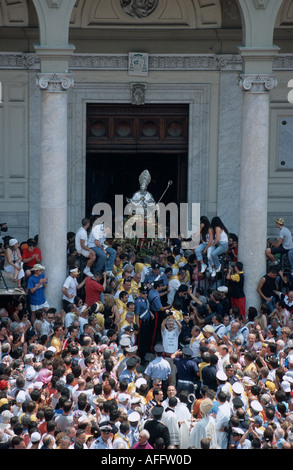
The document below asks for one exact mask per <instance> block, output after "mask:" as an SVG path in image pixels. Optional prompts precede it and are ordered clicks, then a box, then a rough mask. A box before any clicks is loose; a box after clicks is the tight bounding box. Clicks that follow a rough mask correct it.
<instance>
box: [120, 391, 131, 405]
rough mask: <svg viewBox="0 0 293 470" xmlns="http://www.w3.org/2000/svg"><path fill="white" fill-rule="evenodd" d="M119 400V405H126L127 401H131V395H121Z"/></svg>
mask: <svg viewBox="0 0 293 470" xmlns="http://www.w3.org/2000/svg"><path fill="white" fill-rule="evenodd" d="M117 400H118V402H119V403H124V402H125V401H126V400H130V395H128V393H119V395H118V398H117Z"/></svg>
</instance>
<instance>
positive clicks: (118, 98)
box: [67, 82, 211, 227]
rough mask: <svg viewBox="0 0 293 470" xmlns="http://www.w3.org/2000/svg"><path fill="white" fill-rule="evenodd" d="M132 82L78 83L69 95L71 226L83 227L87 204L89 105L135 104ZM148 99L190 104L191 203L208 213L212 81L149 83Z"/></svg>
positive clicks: (69, 209) (189, 155)
mask: <svg viewBox="0 0 293 470" xmlns="http://www.w3.org/2000/svg"><path fill="white" fill-rule="evenodd" d="M131 85H132V82H131V83H130V82H129V83H119V84H117V83H113V82H112V83H109V82H108V83H97V82H95V83H89V82H88V83H81V82H77V83H75V85H74V88H73V89H72V90H71V91H70V93H69V95H68V105H69V107H70V110H71V112H70V113H69V115H70V118H69V122H68V126H69V128H70V129H69V135H70V139H69V142H68V221H67V223H68V227H79V226H80V222H81V219H82V218H83V217H85V216H86V215H89V214H85V204H86V153H87V152H86V124H87V116H86V113H87V104H88V103H105V104H106V103H107V104H115V103H117V104H123V103H126V104H131ZM144 85H146V92H145V102H146V103H149V104H161V105H164V104H165V103H166V104H180V103H184V104H188V105H189V129H188V132H189V135H188V177H187V184H188V187H187V202H188V203H192V202H194V203H200V205H201V212H202V213H207V203H208V181H209V147H210V144H209V136H210V130H209V124H210V101H211V96H210V95H211V86H210V84H195V83H190V84H188V83H160V84H155V83H147V84H145V83H144Z"/></svg>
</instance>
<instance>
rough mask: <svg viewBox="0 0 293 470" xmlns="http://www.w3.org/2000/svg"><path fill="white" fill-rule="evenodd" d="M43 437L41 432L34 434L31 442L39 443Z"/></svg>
mask: <svg viewBox="0 0 293 470" xmlns="http://www.w3.org/2000/svg"><path fill="white" fill-rule="evenodd" d="M41 438H42V436H41V434H40V433H39V432H37V431H36V432H33V433H32V435H31V441H32V442H39V441H40V440H41Z"/></svg>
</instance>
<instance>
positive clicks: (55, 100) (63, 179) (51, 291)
mask: <svg viewBox="0 0 293 470" xmlns="http://www.w3.org/2000/svg"><path fill="white" fill-rule="evenodd" d="M72 85H73V80H72V78H71V76H70V75H69V74H61V73H54V74H46V73H41V74H39V75H38V76H37V86H38V87H39V88H40V90H41V96H42V97H41V155H40V201H39V245H40V249H41V252H42V258H43V259H42V264H43V265H44V266H45V275H46V276H47V277H48V284H47V287H46V291H45V292H46V299H47V301H48V303H49V304H50V306H52V307H55V308H57V309H59V308H60V307H61V287H62V284H63V282H64V280H65V278H66V273H67V271H66V265H67V259H66V257H67V91H68V90H69V88H70V87H71V86H72Z"/></svg>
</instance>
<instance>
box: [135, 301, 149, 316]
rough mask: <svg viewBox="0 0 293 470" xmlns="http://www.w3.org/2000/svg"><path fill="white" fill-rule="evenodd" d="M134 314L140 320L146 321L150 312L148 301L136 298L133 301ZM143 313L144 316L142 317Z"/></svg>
mask: <svg viewBox="0 0 293 470" xmlns="http://www.w3.org/2000/svg"><path fill="white" fill-rule="evenodd" d="M145 312H146V313H145ZM135 313H136V315H138V316H139V318H140V319H141V320H148V319H149V318H150V316H151V312H150V303H149V301H148V299H143V298H142V297H138V298H137V299H135ZM144 313H145V315H143V314H144ZM142 315H143V316H142ZM141 316H142V318H141Z"/></svg>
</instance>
